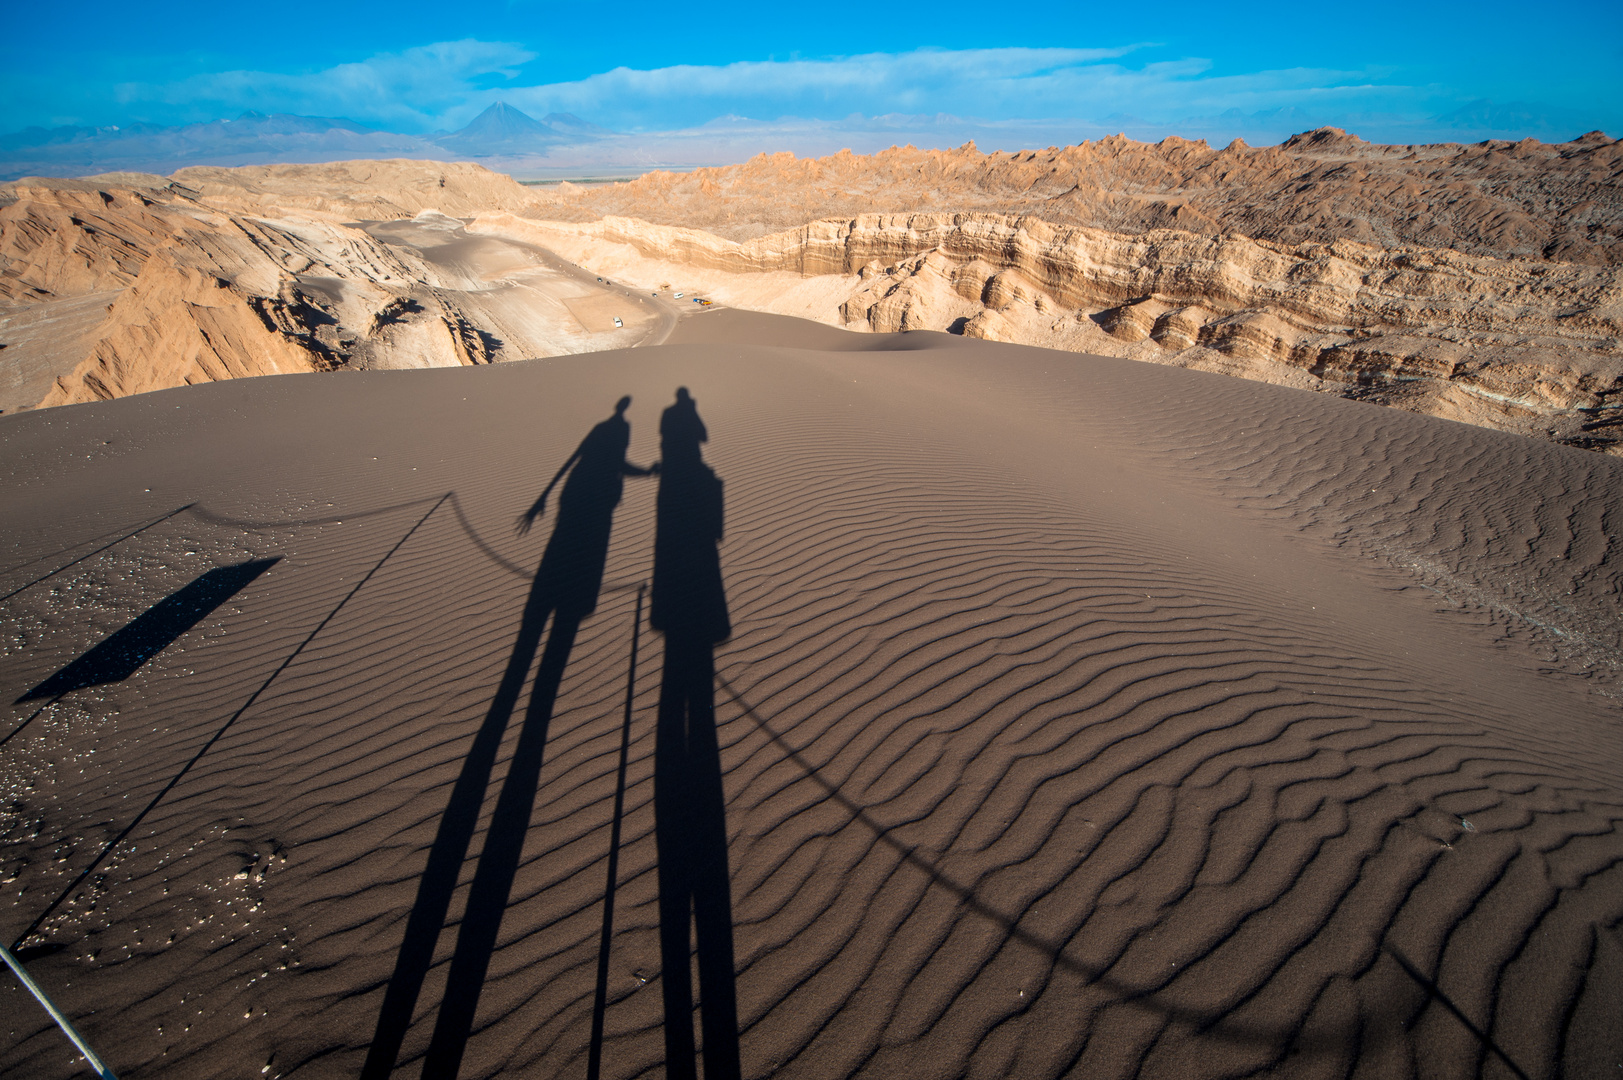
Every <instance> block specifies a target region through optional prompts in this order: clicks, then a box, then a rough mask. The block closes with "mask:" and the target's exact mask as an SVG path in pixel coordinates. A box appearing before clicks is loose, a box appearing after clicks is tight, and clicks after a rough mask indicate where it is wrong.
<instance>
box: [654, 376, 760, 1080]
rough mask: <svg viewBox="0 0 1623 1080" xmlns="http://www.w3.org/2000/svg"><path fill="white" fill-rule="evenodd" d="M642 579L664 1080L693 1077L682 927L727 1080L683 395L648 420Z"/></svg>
mask: <svg viewBox="0 0 1623 1080" xmlns="http://www.w3.org/2000/svg"><path fill="white" fill-rule="evenodd" d="M659 436H660V457H661V460H660V465H659V468H660V478H659V496H658V499H657V503H656V513H657V522H656V526H655V528H656V532H655V538H654V582H653V588H652V590H651V596H650V601H651V607H650V611H649V620H648V621H649V625H651V626H652V627H653V628H654V629H655V630H658V631H660V632H661V633H662V634H663V635H664V637H665V668H664V674H663V676H662V678H661V680H660V687H659V721H658V728H657V734H656V738H655V746H654V821H655V824H654V837H655V843H656V845H657V848H658V852H659V940H660V957H661V975H660V984H661V987H662V989H663V992H664V1002H665V1075H666V1076H668V1077H671V1078H673V1080H689V1078H693V1077H696V1076H697V1072H696V1063H695V1060H694V1053H695V1048H694V1038H693V984H692V977H691V975H690V956H691V951H690V945H691V943H692V941H693V939H692V938H691V937H690V936H689V929H688V928H689V925H690V922H689V920H690V919H691V921H692V922H691V925H692V926H693V928H694V930H695V931H696V932H697V951H698V960H699V1001H700V1004H701V1008H702V1010H703V1018H702V1023H701V1029H700V1030H701V1031H702V1033H703V1051H704V1076H705V1080H733V1078H736V1077H737V1076H738V1075H739V1057H738V1005H737V995H736V990H735V986H734V978H733V917H732V893H731V878H730V875H729V873H728V866H727V811H726V799H725V796H724V794H723V792H722V785H721V754H720V751H719V748H718V746H717V741H716V719H715V646H716V645H717V643H719V642H722V641H725V640H726V639H727V638H728V636H729V635H730V634H731V633H732V626H731V623H730V622H729V620H728V616H727V595H726V592H725V590H724V589H723V587H722V583H721V556H720V553H719V552H718V551H717V547H716V545H717V544H718V543H719V542H720V540H721V536H722V521H723V517H724V510H723V500H722V488H721V481H720V480H719V479H717V477H716V474H715V473H714V472H712V471H711V470H710V467H709V466H708V465H706V464H705V463H704V459H703V457H702V456H701V453H700V444H702V443H703V442H705V441H706V439H707V437H708V433H707V432H706V431H705V426H704V421H702V420H700V419H699V412H698V409H697V407H696V406H695V404H694V401H693V398H692V397H691V396H689V394H688V392H687V388H686V387H683V388H682V389H679V390H677V392H676V403H675V404H674V405H672V406H670V407H669V408H667V409H666V410H665V412H664V415H663V416H661V417H660V421H659Z"/></svg>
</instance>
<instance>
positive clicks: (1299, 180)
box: [541, 128, 1623, 264]
mask: <svg viewBox="0 0 1623 1080" xmlns="http://www.w3.org/2000/svg"><path fill="white" fill-rule="evenodd" d="M1620 172H1623V142H1618V141H1615V140H1612V139H1610V138H1607V137H1606V136H1605V135H1603V134H1602V133H1600V132H1598V131H1597V132H1591V133H1589V134H1588V135H1584V136H1582V137H1581V138H1578V139H1575V140H1574V141H1572V142H1569V143H1560V144H1547V143H1540V142H1538V141H1536V140H1534V139H1526V140H1523V141H1522V142H1517V143H1510V142H1484V143H1474V144H1470V145H1458V144H1453V143H1443V144H1437V145H1431V146H1383V145H1377V144H1371V143H1367V142H1364V141H1363V140H1362V139H1359V138H1358V137H1356V136H1354V135H1349V134H1347V133H1346V132H1344V131H1341V130H1339V129H1337V128H1321V129H1319V130H1318V131H1312V132H1306V133H1304V134H1301V135H1296V136H1293V137H1292V138H1291V139H1289V140H1288V141H1286V142H1285V143H1283V144H1281V145H1279V146H1268V147H1250V146H1247V145H1245V144H1244V143H1243V142H1240V141H1238V140H1236V141H1235V142H1233V143H1231V144H1230V145H1228V146H1226V147H1224V148H1223V149H1221V150H1214V149H1212V148H1211V147H1210V146H1208V145H1207V144H1206V143H1205V142H1204V141H1202V140H1196V141H1193V142H1191V141H1190V140H1187V139H1179V138H1168V139H1163V140H1162V141H1161V142H1158V143H1140V142H1135V141H1133V140H1132V139H1128V138H1125V137H1123V136H1119V135H1118V136H1112V137H1110V138H1107V139H1101V140H1099V141H1097V142H1084V143H1082V144H1080V145H1077V146H1066V147H1049V148H1048V149H1046V150H1023V151H1019V152H1017V153H992V154H982V153H980V152H978V151H977V150H976V149H975V146H974V144H973V143H970V144H967V145H965V146H963V147H960V148H959V149H957V150H917V149H914V148H913V147H911V146H909V147H903V148H900V149H897V148H892V149H890V150H887V151H884V152H883V153H879V154H873V155H871V156H863V155H857V154H852V153H850V152H849V151H845V152H841V153H839V154H834V155H832V156H830V157H825V158H816V159H800V158H796V157H795V156H794V155H793V154H787V153H783V154H773V155H766V154H762V155H760V156H758V157H755V158H751V159H750V160H749V161H747V162H745V163H743V164H742V165H733V166H728V167H726V168H715V169H698V170H695V171H694V172H691V173H669V172H651V173H648V174H646V175H644V176H642V177H639V178H638V179H636V180H633V181H631V182H629V183H624V184H614V185H601V186H598V185H593V186H578V185H559V186H558V187H556V188H552V189H546V190H545V193H544V194H543V195H542V196H541V197H543V198H547V199H549V200H550V201H551V206H550V207H549V209H548V210H547V211H546V212H545V213H544V214H543V215H542V216H544V217H547V218H549V219H553V220H562V221H591V220H595V219H597V218H600V217H606V216H613V215H620V216H626V217H638V218H642V219H644V220H646V221H651V222H654V223H656V224H661V225H686V226H689V227H691V228H698V229H704V230H706V231H708V232H713V233H716V234H717V235H721V236H726V237H728V238H730V239H734V240H744V239H748V238H750V237H753V236H760V235H763V234H765V233H770V232H777V231H780V230H783V229H788V228H793V227H794V226H797V225H801V224H804V223H805V222H808V221H814V220H818V219H821V218H830V217H834V218H850V217H855V216H857V215H858V214H865V213H873V212H883V213H919V212H936V213H954V212H963V211H983V212H989V213H999V214H1011V215H1016V216H1026V215H1029V216H1034V217H1040V218H1042V219H1043V220H1045V221H1048V222H1050V223H1052V224H1055V225H1083V226H1088V227H1091V228H1096V229H1108V230H1110V231H1112V232H1124V233H1134V234H1136V233H1144V232H1149V231H1151V230H1155V229H1169V228H1170V229H1179V230H1182V231H1184V232H1192V233H1199V234H1203V235H1222V234H1225V233H1231V232H1236V233H1241V234H1243V235H1245V236H1250V237H1252V238H1254V239H1258V240H1271V241H1275V242H1278V243H1285V244H1298V243H1303V242H1307V241H1316V242H1319V243H1330V242H1332V241H1335V240H1356V241H1359V242H1360V243H1365V244H1373V245H1377V246H1381V247H1398V246H1411V245H1419V246H1424V247H1433V248H1452V249H1454V250H1456V251H1460V252H1464V253H1466V254H1476V255H1496V256H1504V255H1515V256H1518V257H1528V258H1540V257H1542V258H1547V259H1552V260H1559V261H1564V262H1587V263H1608V264H1616V263H1617V262H1619V261H1623V245H1619V244H1618V239H1619V237H1620V236H1623V187H1620V185H1619V174H1620Z"/></svg>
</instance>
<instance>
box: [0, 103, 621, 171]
mask: <svg viewBox="0 0 1623 1080" xmlns="http://www.w3.org/2000/svg"><path fill="white" fill-rule="evenodd" d="M612 134H613V132H611V131H609V130H608V129H606V128H601V127H598V126H597V125H595V124H589V123H587V122H586V121H584V120H582V119H581V118H580V117H578V116H574V115H571V114H569V113H548V114H547V115H546V116H544V117H542V118H541V119H540V120H537V119H535V118H534V117H532V116H528V115H526V114H525V113H522V112H520V111H519V110H518V109H515V108H513V107H512V106H511V105H508V104H507V103H505V102H497V103H496V104H494V105H492V106H491V107H490V108H488V109H486V110H485V111H484V112H482V113H480V114H479V115H478V116H476V117H474V119H473V121H472V122H471V123H469V124H468V126H466V127H464V128H462V129H461V130H459V131H452V132H435V133H433V134H431V135H405V134H400V133H398V132H392V131H380V130H378V129H377V128H373V127H368V126H367V125H365V124H360V123H357V122H356V121H354V120H347V119H344V118H342V117H326V116H291V115H287V114H285V113H276V114H272V115H270V116H266V115H264V114H263V113H257V112H245V113H243V114H242V115H241V116H239V117H237V118H236V119H235V120H215V121H212V122H210V123H203V124H182V125H178V126H175V127H163V126H159V125H156V124H132V125H128V126H123V127H59V128H50V129H47V128H40V127H31V128H27V129H25V130H23V131H19V132H15V133H13V134H10V135H0V180H15V179H17V178H19V177H23V176H87V175H93V174H96V173H104V172H153V173H164V174H167V173H171V172H174V171H175V170H176V169H179V168H182V167H184V166H187V165H263V164H270V163H272V162H321V161H342V160H345V159H348V158H393V157H404V158H434V159H438V160H459V159H470V158H474V159H476V158H487V157H503V158H513V157H525V156H529V155H542V154H545V153H546V152H547V151H548V150H550V149H552V148H554V147H558V146H575V145H579V144H582V143H588V142H592V141H595V140H597V139H600V138H602V137H604V136H608V135H612Z"/></svg>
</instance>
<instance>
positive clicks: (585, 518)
mask: <svg viewBox="0 0 1623 1080" xmlns="http://www.w3.org/2000/svg"><path fill="white" fill-rule="evenodd" d="M630 404H631V399H630V398H629V397H625V398H621V399H620V401H619V403H618V404H617V405H616V406H615V410H614V415H613V416H612V417H610V418H609V419H607V420H605V421H603V422H602V423H600V424H598V425H597V426H596V427H594V428H593V429H592V430H591V432H590V433H589V434H587V436H586V438H585V439H583V440H582V441H581V444H580V446H579V447H577V448H576V450H575V452H574V453H573V454H571V455H570V457H569V460H568V461H566V462H564V464H563V466H562V467H561V468H560V469H559V470H558V472H557V474H556V475H555V476H554V477H553V478H552V481H551V482H550V483H549V484H548V485H547V487H546V489H545V490H544V491H542V493H541V495H540V497H539V498H538V499H536V501H535V503H534V505H532V506H531V507H530V509H529V510H528V511H527V512H526V513H525V514H524V515H523V516H522V517H521V518H520V519H519V531H520V533H521V534H522V533H524V532H527V531H528V530H529V527H530V525H531V524H533V523H534V521H535V520H536V519H537V518H539V517H540V516H541V515H542V513H543V512H544V511H545V509H546V502H547V498H548V496H549V495H550V494H551V492H552V490H553V488H554V487H556V486H557V484H558V482H559V481H560V480H562V479H563V478H564V476H565V474H566V473H567V474H568V480H567V481H565V482H564V485H563V491H562V492H561V493H560V495H559V497H558V520H557V523H556V524H555V525H554V526H553V530H552V536H551V538H550V539H549V540H548V542H547V548H546V552H545V554H543V555H542V557H541V566H540V568H539V569H538V570H537V571H536V574H535V578H534V580H533V581H532V582H531V585H530V593H529V597H528V598H527V599H526V601H525V604H524V614H523V618H522V619H521V621H520V624H519V631H518V636H517V638H516V639H515V640H514V642H513V649H512V652H511V654H510V655H509V657H508V661H507V668H506V670H505V671H504V672H503V674H502V679H501V683H500V684H499V685H498V687H497V690H496V695H495V697H494V699H493V700H492V701H491V704H490V709H489V711H488V712H487V713H486V715H485V720H484V723H483V724H482V725H481V726H480V728H479V730H478V732H477V733H476V734H475V735H474V739H473V745H472V746H471V747H470V748H469V750H468V755H467V757H466V758H465V759H464V760H463V763H462V771H461V773H460V775H458V777H457V780H456V784H455V785H454V786H453V787H452V789H451V797H450V801H449V803H448V804H447V806H446V808H445V813H444V814H443V815H442V816H441V818H440V823H439V830H438V832H437V834H436V835H435V837H434V845H433V847H432V848H431V849H430V850H429V855H428V864H427V866H426V867H425V868H424V870H423V876H422V879H421V880H420V881H419V883H418V886H417V899H416V902H415V903H414V904H413V906H412V910H411V914H410V916H409V917H408V918H407V920H406V932H405V939H404V941H403V942H402V943H401V946H400V952H399V955H398V956H397V957H396V960H395V969H394V974H393V975H392V976H391V978H390V979H389V985H388V988H387V989H386V990H385V991H384V995H383V1005H382V1008H381V1009H380V1010H379V1013H378V1022H377V1028H376V1030H375V1032H374V1034H373V1038H372V1044H371V1047H370V1049H369V1050H368V1053H367V1058H366V1063H365V1065H363V1066H362V1070H361V1076H362V1077H363V1078H366V1080H384V1078H386V1077H387V1076H388V1075H389V1073H390V1072H391V1071H392V1070H393V1068H394V1064H395V1061H396V1059H397V1058H398V1057H399V1054H400V1047H401V1044H402V1043H403V1042H404V1040H405V1037H406V1032H407V1030H408V1029H409V1028H410V1026H411V1017H412V1012H413V1011H414V1009H415V1008H416V1004H417V998H418V995H419V994H420V993H421V991H422V985H423V980H424V979H425V978H426V976H427V974H428V970H429V966H430V964H431V962H432V960H433V955H434V947H435V944H436V943H437V942H438V940H439V935H440V931H441V930H442V929H444V926H445V919H446V914H447V912H448V911H449V909H450V904H451V896H452V894H453V893H454V892H455V890H456V883H457V877H458V875H459V873H460V872H461V869H462V864H463V862H464V861H465V859H466V858H467V854H468V847H469V845H470V843H471V842H472V839H473V833H474V829H475V825H476V823H477V821H478V817H479V808H480V806H481V805H482V804H483V802H484V798H485V790H486V788H487V786H488V785H489V781H490V773H491V769H492V767H493V766H494V764H495V760H496V752H497V749H498V748H499V746H500V745H501V741H502V734H503V732H504V731H505V730H506V728H507V724H508V721H509V720H510V719H511V717H512V715H513V710H514V709H515V708H516V706H517V704H518V699H519V696H520V694H521V692H522V690H523V688H524V682H525V678H526V676H527V675H528V674H529V670H530V664H531V662H532V661H533V660H534V658H535V653H536V650H537V649H538V648H539V647H540V644H541V635H542V631H543V630H544V629H545V627H546V625H547V622H548V619H549V618H550V619H551V622H552V631H551V633H550V634H549V635H548V636H547V643H546V649H545V650H544V651H543V653H542V655H541V664H540V667H539V668H538V669H537V671H536V675H535V683H534V686H533V687H532V688H531V691H530V700H529V704H528V706H527V707H526V709H525V713H524V721H523V726H522V727H521V728H520V730H519V737H518V743H517V746H516V748H515V750H514V752H513V760H512V762H511V763H510V764H509V766H508V771H507V776H506V778H505V779H504V780H503V782H502V788H501V792H500V794H499V795H498V796H497V800H496V808H495V812H494V814H493V815H492V817H491V821H490V828H489V831H488V832H487V833H486V835H485V843H484V849H483V850H482V851H481V852H480V855H479V865H478V867H477V868H476V869H475V871H474V878H473V885H472V888H471V889H470V891H469V894H468V904H467V910H466V912H465V913H464V915H463V918H462V923H461V926H460V928H459V930H458V932H457V942H456V950H455V952H454V954H453V955H452V957H451V965H450V972H449V975H448V979H447V984H446V989H445V996H444V998H443V1000H442V1002H441V1005H440V1009H439V1016H438V1018H437V1020H436V1022H435V1025H434V1035H433V1038H432V1040H431V1042H430V1044H429V1048H428V1054H427V1056H426V1058H425V1060H424V1063H423V1071H422V1075H423V1077H424V1078H425V1080H427V1078H451V1077H455V1076H456V1074H457V1070H458V1068H459V1067H460V1066H461V1063H462V1055H463V1051H464V1050H465V1049H466V1047H467V1042H468V1036H469V1033H470V1032H471V1031H472V1029H473V1020H474V1013H475V1011H476V1010H477V1008H478V1004H479V994H480V991H481V990H482V989H483V987H484V981H485V974H486V971H487V970H488V968H489V966H490V958H491V954H492V953H493V952H494V951H495V946H496V935H497V932H498V931H499V930H500V928H501V921H502V915H503V913H504V912H505V911H506V909H507V900H508V896H509V893H510V892H511V890H512V886H513V878H514V876H515V875H516V873H517V872H518V864H519V859H520V857H521V855H522V853H523V847H524V838H525V834H526V833H527V832H528V831H529V826H530V814H531V811H532V809H533V806H534V803H535V792H536V788H537V786H538V783H539V780H540V775H541V764H542V759H543V756H544V752H545V750H546V742H547V727H548V724H549V723H550V722H551V720H552V709H553V704H554V702H555V701H556V700H557V695H558V687H559V684H560V683H561V682H562V680H563V673H564V668H565V667H566V666H567V665H568V663H569V654H570V651H571V649H572V648H573V647H574V644H575V634H576V631H577V630H578V629H579V628H580V623H581V620H582V619H584V618H585V617H586V616H588V615H590V614H591V613H592V612H593V611H594V610H596V608H597V595H598V591H599V589H600V588H601V586H602V582H603V566H604V561H605V559H606V558H607V555H608V547H609V534H610V530H611V529H612V527H613V523H614V510H615V507H616V506H618V505H619V503H620V495H621V489H622V487H623V479H624V477H626V476H647V475H649V474H650V472H651V470H649V469H642V468H639V467H637V466H635V465H632V464H631V463H630V462H628V461H626V458H625V455H626V449H627V447H628V446H629V445H630V442H631V425H630V424H629V423H628V422H627V421H626V419H625V415H624V414H625V410H626V408H627V407H628V406H629V405H630Z"/></svg>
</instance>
